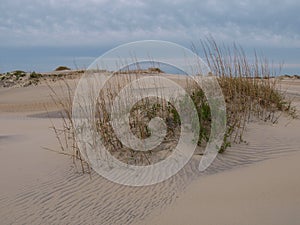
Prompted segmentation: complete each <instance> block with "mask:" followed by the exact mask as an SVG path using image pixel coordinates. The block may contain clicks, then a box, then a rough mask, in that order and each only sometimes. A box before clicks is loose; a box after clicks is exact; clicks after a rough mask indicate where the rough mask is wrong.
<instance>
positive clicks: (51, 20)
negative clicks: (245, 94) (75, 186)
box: [0, 0, 300, 74]
mask: <svg viewBox="0 0 300 225" xmlns="http://www.w3.org/2000/svg"><path fill="white" fill-rule="evenodd" d="M299 10H300V1H299V0H286V1H277V0H265V1H261V0H260V1H259V0H252V1H249V0H228V1H225V0H208V1H202V0H181V1H180V0H151V1H150V0H149V1H138V0H43V1H40V0H1V4H0V72H5V71H8V70H13V69H23V70H27V71H32V70H37V71H47V70H52V69H54V68H55V67H56V66H58V65H61V64H64V65H68V66H70V67H73V68H74V67H75V64H77V66H79V67H84V66H85V67H86V66H88V65H89V64H90V63H91V62H92V61H93V59H94V58H95V57H97V56H100V55H101V54H102V53H104V52H105V51H106V50H108V49H110V48H111V47H116V46H117V45H119V44H122V43H126V42H129V41H136V40H142V39H161V40H167V41H173V42H176V43H178V44H182V45H184V46H186V47H190V46H191V43H197V42H198V41H199V39H201V38H205V37H206V36H208V35H212V36H213V37H214V38H215V39H216V40H217V41H219V42H224V43H232V42H236V43H239V44H240V45H242V46H243V47H244V48H245V49H246V50H249V51H250V50H252V49H254V48H256V49H258V50H262V51H263V52H264V53H265V55H266V56H267V57H268V58H270V59H273V60H274V61H275V62H279V63H280V62H281V61H284V63H285V67H284V69H283V73H298V74H300V60H299V59H300V25H299V24H300V14H299Z"/></svg>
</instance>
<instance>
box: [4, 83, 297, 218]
mask: <svg viewBox="0 0 300 225" xmlns="http://www.w3.org/2000/svg"><path fill="white" fill-rule="evenodd" d="M292 84H293V86H290V85H289V84H284V85H286V86H285V87H286V88H288V89H289V90H291V91H292V92H293V93H292V94H293V96H296V97H297V95H298V94H299V93H300V85H299V84H297V83H296V84H295V83H292ZM56 88H59V87H57V86H56ZM295 93H296V95H295ZM45 104H46V106H47V107H48V108H50V109H51V110H56V109H57V108H56V106H55V105H53V104H52V102H51V98H50V97H49V90H48V89H47V87H46V86H45V85H41V86H38V87H27V88H17V89H0V124H1V126H0V181H1V182H0V218H1V220H0V224H142V223H146V224H202V223H201V222H199V221H200V219H201V221H203V224H276V223H278V224H296V223H295V222H297V221H299V220H296V219H298V218H299V217H298V218H297V214H296V212H297V209H298V211H299V209H300V206H299V196H300V195H299V191H298V190H299V189H300V183H299V180H300V179H299V175H298V176H297V172H296V171H297V170H298V169H299V163H298V162H299V161H300V154H299V146H300V141H299V133H298V132H299V128H300V122H299V120H297V121H292V122H290V123H289V121H286V120H285V119H283V120H281V121H280V123H279V124H277V125H265V124H251V125H250V126H249V129H248V131H247V135H246V140H247V141H248V142H249V144H248V145H247V144H243V145H237V146H233V147H232V148H231V149H230V151H228V152H226V153H225V154H223V155H220V156H218V158H217V159H216V160H215V161H214V163H213V165H211V167H210V168H209V169H208V170H206V171H205V173H199V172H198V171H197V164H198V163H199V160H200V156H195V157H193V159H192V160H191V162H190V163H189V164H188V165H187V166H186V167H185V168H184V169H183V170H182V171H180V173H178V174H177V175H176V176H173V177H172V178H171V179H169V180H167V181H165V182H162V183H160V184H157V185H153V186H149V187H141V188H136V187H125V186H121V185H118V184H114V183H111V182H109V181H107V180H106V179H104V178H102V177H100V176H99V175H97V174H93V175H92V179H90V177H89V176H88V175H82V174H81V173H79V172H76V171H77V170H76V169H75V168H74V166H73V165H72V163H71V160H70V159H69V158H68V157H63V156H61V155H57V154H55V153H53V152H49V151H46V150H44V149H43V148H42V147H50V148H54V149H58V147H59V146H58V145H57V143H56V141H55V138H54V136H53V133H52V131H51V130H50V129H49V127H50V126H51V123H50V121H49V120H48V119H45V118H42V117H37V116H32V115H36V113H42V112H43V110H44V105H45ZM296 104H299V102H296ZM28 115H31V116H30V117H28ZM53 121H54V122H55V123H57V122H58V120H57V119H53ZM287 124H288V125H287ZM286 125H287V126H286ZM271 158H273V159H271ZM265 159H269V160H266V161H262V160H265ZM259 161H262V162H259ZM255 162H259V163H255ZM245 165H248V166H246V167H245ZM237 168H239V169H237ZM222 171H223V172H222ZM224 171H225V172H224ZM220 172H221V173H220ZM214 212H216V213H217V215H218V216H215V215H214ZM287 219H289V220H287ZM285 221H287V222H285ZM279 222H284V223H279Z"/></svg>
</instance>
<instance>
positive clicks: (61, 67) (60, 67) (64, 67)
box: [55, 66, 71, 71]
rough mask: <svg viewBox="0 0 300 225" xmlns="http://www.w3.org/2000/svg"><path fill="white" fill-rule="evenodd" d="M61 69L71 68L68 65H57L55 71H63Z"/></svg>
mask: <svg viewBox="0 0 300 225" xmlns="http://www.w3.org/2000/svg"><path fill="white" fill-rule="evenodd" d="M63 70H71V69H70V68H69V67H66V66H59V67H57V68H56V69H55V71H63Z"/></svg>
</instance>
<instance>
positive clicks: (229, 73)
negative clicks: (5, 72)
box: [53, 39, 294, 171]
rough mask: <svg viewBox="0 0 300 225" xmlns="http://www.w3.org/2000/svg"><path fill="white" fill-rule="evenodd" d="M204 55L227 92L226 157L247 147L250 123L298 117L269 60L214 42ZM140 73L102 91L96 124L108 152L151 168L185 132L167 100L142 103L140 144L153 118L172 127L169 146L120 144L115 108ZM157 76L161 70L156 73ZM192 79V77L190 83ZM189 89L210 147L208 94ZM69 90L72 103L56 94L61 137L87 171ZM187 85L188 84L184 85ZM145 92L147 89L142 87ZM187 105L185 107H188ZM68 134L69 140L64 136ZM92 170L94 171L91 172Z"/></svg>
mask: <svg viewBox="0 0 300 225" xmlns="http://www.w3.org/2000/svg"><path fill="white" fill-rule="evenodd" d="M201 51H202V52H204V55H205V58H206V61H207V64H208V65H209V67H210V68H211V72H212V74H213V75H216V76H217V80H218V82H219V85H220V87H221V89H222V92H223V95H224V98H225V102H226V111H227V115H226V117H227V122H226V123H227V124H226V125H227V129H226V134H225V136H224V141H223V145H222V147H221V148H220V151H219V152H220V153H222V152H224V151H225V150H226V149H228V147H230V146H231V144H232V143H240V142H243V141H244V139H243V135H244V131H245V128H246V126H247V124H248V122H249V121H253V120H261V121H265V122H271V123H276V122H277V121H278V118H279V117H280V115H281V114H282V113H287V114H289V115H292V114H293V112H294V109H293V108H292V107H291V102H290V101H289V100H287V98H286V97H285V96H284V94H283V93H282V92H280V90H279V89H278V87H279V85H278V83H277V79H275V78H274V76H275V75H276V73H275V72H276V71H275V70H274V68H273V67H272V65H270V64H269V62H268V60H267V59H265V58H263V57H259V56H258V55H257V54H256V53H255V54H254V60H253V62H251V61H250V60H249V59H248V57H247V56H246V54H245V52H244V50H243V49H242V48H241V47H238V46H236V45H233V46H232V47H227V46H219V45H218V44H217V43H216V42H215V41H214V40H213V39H208V40H206V41H202V42H201ZM139 71H140V70H131V71H126V72H124V71H122V73H116V74H115V76H114V78H113V79H112V80H110V81H109V82H108V83H107V84H106V87H105V88H104V89H103V90H101V91H100V93H99V96H98V100H97V104H96V120H95V121H96V124H95V127H96V128H97V131H98V133H99V134H100V136H101V138H102V141H103V143H104V145H105V147H106V148H107V149H108V150H109V151H110V153H111V154H112V155H113V156H115V157H116V158H118V159H119V160H121V161H124V162H126V163H128V164H134V165H149V164H151V163H155V162H158V161H160V160H163V159H164V158H165V157H167V156H168V155H169V154H170V153H171V152H172V149H173V147H174V146H176V144H177V141H178V135H179V133H180V124H181V121H180V117H179V115H178V112H177V111H176V109H175V108H174V107H173V106H172V105H171V104H170V103H168V102H166V101H164V100H163V96H161V98H159V97H158V98H146V99H142V100H141V101H139V102H138V103H136V105H135V106H134V107H133V108H132V109H131V112H130V129H131V131H132V132H133V133H134V134H135V136H137V137H138V138H140V139H145V138H147V137H149V136H150V134H151V132H150V131H149V128H148V123H149V121H150V120H151V118H154V117H157V116H158V117H160V118H163V119H164V121H165V123H166V124H167V135H166V137H165V139H164V142H163V143H162V144H161V145H160V146H159V147H158V148H156V149H154V150H151V151H148V152H137V151H133V150H132V149H129V148H128V147H126V146H124V145H123V144H122V142H120V141H119V140H118V138H117V136H116V134H115V133H114V130H113V128H112V126H111V123H110V122H111V116H110V108H111V106H112V104H113V101H114V99H115V97H116V96H117V94H118V93H119V91H120V90H121V89H122V88H123V87H124V86H125V85H126V84H128V83H130V82H132V81H133V80H135V79H138V78H139V77H140V76H141V74H143V72H141V74H139ZM152 72H153V73H155V74H156V75H162V74H160V73H161V71H160V70H157V69H153V71H152ZM187 79H188V78H187ZM182 83H185V84H184V85H183V86H184V87H185V88H186V89H187V90H188V94H189V96H190V97H191V99H192V100H193V102H194V104H195V106H196V109H197V113H198V118H199V123H200V125H201V126H200V132H199V138H198V145H199V146H204V145H205V144H206V143H207V141H208V140H209V136H210V131H211V119H212V118H211V111H210V107H209V104H208V101H207V99H206V97H205V93H204V92H203V90H202V89H201V88H200V87H198V86H197V85H195V82H193V81H185V82H182ZM65 85H66V88H67V90H68V101H67V102H65V101H61V100H60V99H61V98H59V96H57V94H56V92H55V90H53V93H54V96H55V97H54V98H53V99H54V101H56V102H57V104H58V105H60V107H61V108H63V113H62V114H61V116H62V118H63V124H64V125H63V129H61V130H58V129H56V128H55V127H54V130H55V133H56V136H57V137H58V140H59V143H60V145H61V146H62V151H63V152H68V150H70V149H71V150H72V151H71V153H68V154H70V155H72V157H73V159H74V160H75V159H79V161H80V162H81V167H82V170H83V171H86V169H85V168H86V166H87V167H88V168H89V165H88V162H85V161H84V159H83V157H82V155H81V153H80V151H79V150H78V147H77V144H76V142H75V134H74V125H73V123H72V117H71V116H72V115H71V107H72V91H71V89H70V86H68V84H67V83H66V82H65ZM181 85H182V84H181ZM141 88H143V87H141ZM183 103H184V102H183ZM62 134H64V141H62V139H61V135H62ZM88 171H89V170H88Z"/></svg>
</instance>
